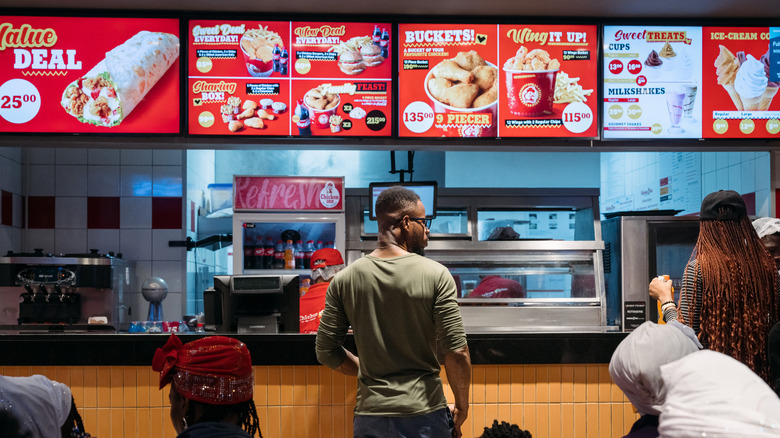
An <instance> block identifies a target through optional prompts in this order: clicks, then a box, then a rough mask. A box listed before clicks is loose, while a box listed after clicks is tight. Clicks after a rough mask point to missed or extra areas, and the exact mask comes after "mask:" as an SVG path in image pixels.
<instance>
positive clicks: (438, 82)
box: [428, 78, 452, 105]
mask: <svg viewBox="0 0 780 438" xmlns="http://www.w3.org/2000/svg"><path fill="white" fill-rule="evenodd" d="M450 87H452V82H450V81H448V80H447V79H444V78H431V79H429V80H428V91H429V92H430V93H431V96H433V98H434V99H436V100H438V101H439V102H441V103H445V104H447V105H449V102H447V100H446V99H447V97H446V95H445V93H444V92H445V91H446V90H447V88H450Z"/></svg>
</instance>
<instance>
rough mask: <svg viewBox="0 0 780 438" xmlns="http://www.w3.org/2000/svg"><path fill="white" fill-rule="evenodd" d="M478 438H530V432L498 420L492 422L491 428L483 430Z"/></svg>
mask: <svg viewBox="0 0 780 438" xmlns="http://www.w3.org/2000/svg"><path fill="white" fill-rule="evenodd" d="M480 438H531V432H529V431H527V430H523V429H520V427H519V426H518V425H516V424H509V423H507V422H506V421H502V422H501V424H499V423H498V420H493V427H490V428H487V427H486V428H485V431H484V432H482V435H481V436H480Z"/></svg>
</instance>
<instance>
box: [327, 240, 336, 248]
mask: <svg viewBox="0 0 780 438" xmlns="http://www.w3.org/2000/svg"><path fill="white" fill-rule="evenodd" d="M325 248H333V249H335V248H336V244H335V243H333V242H332V241H329V242H327V243H326V244H325Z"/></svg>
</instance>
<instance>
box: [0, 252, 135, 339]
mask: <svg viewBox="0 0 780 438" xmlns="http://www.w3.org/2000/svg"><path fill="white" fill-rule="evenodd" d="M134 280H135V272H134V265H133V263H132V262H128V261H127V260H123V259H122V258H121V256H120V257H115V256H114V254H113V253H109V254H100V253H99V252H98V250H90V253H88V254H64V255H56V256H55V255H52V254H50V253H44V251H43V249H35V250H34V252H32V253H14V252H12V251H9V252H8V253H7V254H6V255H5V256H4V257H0V327H2V328H3V329H11V330H50V331H58V330H61V331H84V330H89V331H94V330H114V331H115V330H125V329H127V327H128V326H129V322H130V321H129V308H128V307H127V306H126V305H125V301H124V292H125V291H127V290H128V289H129V288H130V287H131V284H132V282H133V281H134Z"/></svg>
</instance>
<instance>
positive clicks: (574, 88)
mask: <svg viewBox="0 0 780 438" xmlns="http://www.w3.org/2000/svg"><path fill="white" fill-rule="evenodd" d="M579 80H580V78H572V77H570V76H569V75H568V74H567V73H566V72H564V71H559V72H558V76H557V77H556V78H555V95H554V97H553V99H554V100H553V103H556V104H558V103H571V102H587V101H588V96H590V95H591V93H593V90H592V89H590V90H584V89H583V88H582V85H580V84H578V83H577V81H579Z"/></svg>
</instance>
